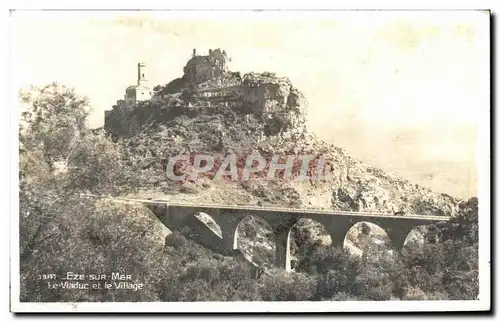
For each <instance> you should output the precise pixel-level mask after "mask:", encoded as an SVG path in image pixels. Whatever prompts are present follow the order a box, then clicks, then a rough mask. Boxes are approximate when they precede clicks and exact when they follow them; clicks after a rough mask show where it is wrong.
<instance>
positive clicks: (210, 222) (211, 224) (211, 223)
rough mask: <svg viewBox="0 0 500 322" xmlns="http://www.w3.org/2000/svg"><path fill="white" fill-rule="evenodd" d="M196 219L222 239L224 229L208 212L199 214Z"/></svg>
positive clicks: (195, 215)
mask: <svg viewBox="0 0 500 322" xmlns="http://www.w3.org/2000/svg"><path fill="white" fill-rule="evenodd" d="M194 217H195V218H196V219H198V220H199V221H200V222H201V223H203V224H204V225H205V226H206V227H207V228H208V229H210V230H211V231H212V232H213V233H214V234H215V235H216V236H217V237H219V238H220V239H222V229H221V226H220V225H219V224H218V223H217V221H216V220H215V219H214V218H213V217H212V216H210V215H209V214H207V213H206V212H197V213H195V214H194Z"/></svg>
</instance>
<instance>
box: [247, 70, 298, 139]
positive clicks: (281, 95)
mask: <svg viewBox="0 0 500 322" xmlns="http://www.w3.org/2000/svg"><path fill="white" fill-rule="evenodd" d="M241 95H242V102H243V105H244V106H245V107H247V108H248V109H250V110H252V111H253V113H254V114H255V115H259V116H261V117H262V119H263V120H264V122H265V123H266V125H267V127H266V134H268V135H274V134H277V133H278V132H294V134H302V133H303V132H304V131H305V123H306V117H307V101H306V100H305V97H304V96H303V95H302V93H300V92H299V91H298V90H297V89H296V88H294V87H293V86H292V83H291V82H290V80H289V79H288V78H280V77H276V76H275V75H274V74H270V73H262V74H256V73H249V74H246V75H245V76H244V78H243V82H242V84H241Z"/></svg>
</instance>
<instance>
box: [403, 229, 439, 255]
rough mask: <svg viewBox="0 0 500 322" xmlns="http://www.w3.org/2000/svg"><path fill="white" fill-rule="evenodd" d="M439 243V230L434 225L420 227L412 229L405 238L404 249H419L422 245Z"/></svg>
mask: <svg viewBox="0 0 500 322" xmlns="http://www.w3.org/2000/svg"><path fill="white" fill-rule="evenodd" d="M438 241H439V228H438V227H436V226H435V225H432V224H431V225H421V226H417V227H415V228H413V229H412V230H411V231H410V232H409V233H408V235H407V236H406V239H405V242H404V244H403V247H404V248H405V249H421V248H422V247H423V246H424V245H426V244H427V245H428V244H435V243H437V242H438Z"/></svg>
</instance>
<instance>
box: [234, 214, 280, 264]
mask: <svg viewBox="0 0 500 322" xmlns="http://www.w3.org/2000/svg"><path fill="white" fill-rule="evenodd" d="M234 248H235V249H239V250H240V251H241V253H242V254H243V255H244V256H245V257H246V258H247V259H248V260H250V261H252V262H254V263H255V264H257V265H259V266H265V267H269V268H270V267H272V266H273V265H274V263H275V260H276V243H275V237H274V233H273V230H272V228H271V226H270V225H269V224H268V223H267V222H266V221H265V220H264V219H262V218H259V217H256V216H247V217H245V218H243V220H241V221H240V223H239V224H238V226H237V227H236V232H235V235H234Z"/></svg>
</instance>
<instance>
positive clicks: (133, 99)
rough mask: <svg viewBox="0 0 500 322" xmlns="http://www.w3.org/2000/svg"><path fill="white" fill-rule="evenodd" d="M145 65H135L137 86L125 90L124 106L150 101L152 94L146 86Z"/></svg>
mask: <svg viewBox="0 0 500 322" xmlns="http://www.w3.org/2000/svg"><path fill="white" fill-rule="evenodd" d="M147 83H148V80H147V78H146V64H144V63H138V64H137V84H136V85H131V86H129V87H127V89H126V90H125V105H135V104H137V102H140V101H146V100H149V99H151V96H152V92H151V89H150V88H149V87H148V85H147Z"/></svg>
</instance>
